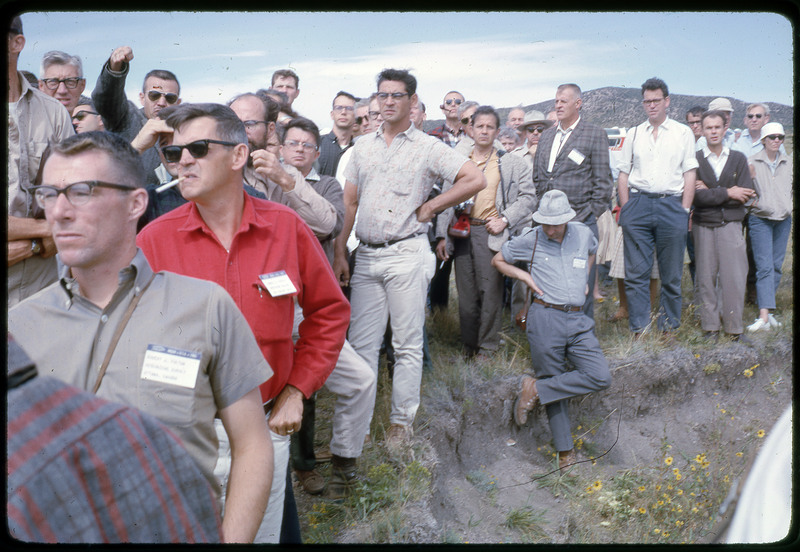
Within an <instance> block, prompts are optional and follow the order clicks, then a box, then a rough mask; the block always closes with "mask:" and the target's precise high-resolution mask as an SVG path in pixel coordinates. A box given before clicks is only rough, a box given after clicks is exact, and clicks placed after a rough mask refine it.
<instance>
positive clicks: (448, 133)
mask: <svg viewBox="0 0 800 552" xmlns="http://www.w3.org/2000/svg"><path fill="white" fill-rule="evenodd" d="M415 128H416V127H415ZM428 135H429V136H433V137H434V138H438V139H439V140H441V141H442V142H444V143H445V144H447V145H448V146H450V147H451V148H454V147H455V146H456V144H458V143H459V142H460V141H461V139H462V138H464V137H465V136H467V133H466V132H464V127H461V128H460V129H458V131H457V132H456V131H455V130H453V129H451V128H450V127H449V126H447V124H446V123H445V124H442V125H441V126H438V127H436V128H434V129H433V130H431V131H430V132H428Z"/></svg>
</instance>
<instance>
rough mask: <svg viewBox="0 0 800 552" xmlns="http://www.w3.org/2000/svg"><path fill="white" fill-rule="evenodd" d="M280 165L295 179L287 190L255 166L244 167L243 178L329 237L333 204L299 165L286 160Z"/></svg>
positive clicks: (333, 213)
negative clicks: (319, 191) (304, 175)
mask: <svg viewBox="0 0 800 552" xmlns="http://www.w3.org/2000/svg"><path fill="white" fill-rule="evenodd" d="M281 166H282V167H283V170H285V171H286V172H287V173H289V176H291V177H292V178H293V179H294V188H293V189H292V190H289V191H288V192H286V191H284V190H283V188H281V187H280V186H279V185H278V184H276V183H275V182H273V181H272V180H269V179H267V178H264V177H263V176H261V175H260V174H258V173H257V172H256V171H255V169H253V168H252V167H247V168H245V171H244V181H245V182H246V183H247V184H249V185H250V186H252V187H253V188H255V189H256V190H258V191H260V192H262V193H263V194H264V195H265V197H266V198H267V199H268V200H270V201H274V202H275V203H280V204H281V205H286V206H287V207H291V208H292V209H293V210H294V211H296V212H297V214H298V215H300V218H302V219H303V221H304V222H305V223H306V224H308V225H309V226H310V227H311V230H313V231H314V234H316V235H317V236H318V237H323V238H328V237H330V235H331V234H332V233H333V231H334V227H335V226H336V209H335V208H334V206H333V205H331V203H330V202H329V201H328V200H327V199H325V198H324V197H322V196H321V195H320V194H318V193H317V192H316V191H314V189H313V188H312V187H311V185H310V183H308V182H306V179H305V178H303V175H302V174H301V173H300V171H299V170H297V168H296V167H294V166H292V165H288V164H286V163H284V164H282V165H281Z"/></svg>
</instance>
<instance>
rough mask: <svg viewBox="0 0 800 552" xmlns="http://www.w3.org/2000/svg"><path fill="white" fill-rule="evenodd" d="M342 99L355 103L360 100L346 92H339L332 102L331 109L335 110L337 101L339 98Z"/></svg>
mask: <svg viewBox="0 0 800 552" xmlns="http://www.w3.org/2000/svg"><path fill="white" fill-rule="evenodd" d="M341 97H345V98H349V99H351V100H353V101H354V102H357V101H358V98H356V97H355V96H353V95H352V94H351V93H350V92H345V91H344V90H339V91H338V92H337V93H336V95H335V96H334V97H333V100H332V101H331V109H332V108H333V106H334V104H335V103H336V99H337V98H341Z"/></svg>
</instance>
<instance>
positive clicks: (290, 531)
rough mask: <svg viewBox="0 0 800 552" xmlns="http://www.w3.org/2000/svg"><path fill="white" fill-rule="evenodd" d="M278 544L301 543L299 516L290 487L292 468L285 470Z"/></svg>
mask: <svg viewBox="0 0 800 552" xmlns="http://www.w3.org/2000/svg"><path fill="white" fill-rule="evenodd" d="M278 542H279V543H280V544H303V539H302V537H301V536H300V518H299V517H298V515H297V503H296V502H295V501H294V490H293V489H292V470H286V492H285V493H284V495H283V521H281V536H280V540H279V541H278Z"/></svg>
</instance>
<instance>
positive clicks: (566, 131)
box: [556, 116, 581, 134]
mask: <svg viewBox="0 0 800 552" xmlns="http://www.w3.org/2000/svg"><path fill="white" fill-rule="evenodd" d="M580 122H581V118H580V116H579V117H578V118H577V119H576V120H575V122H574V123H572V124H571V125H569V126H568V127H567V128H566V129H565V128H564V127H562V126H561V121H559V122H558V126H557V127H556V132H560V133H562V134H569V133H570V132H572V131H573V130H575V127H576V126H578V123H580Z"/></svg>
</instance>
